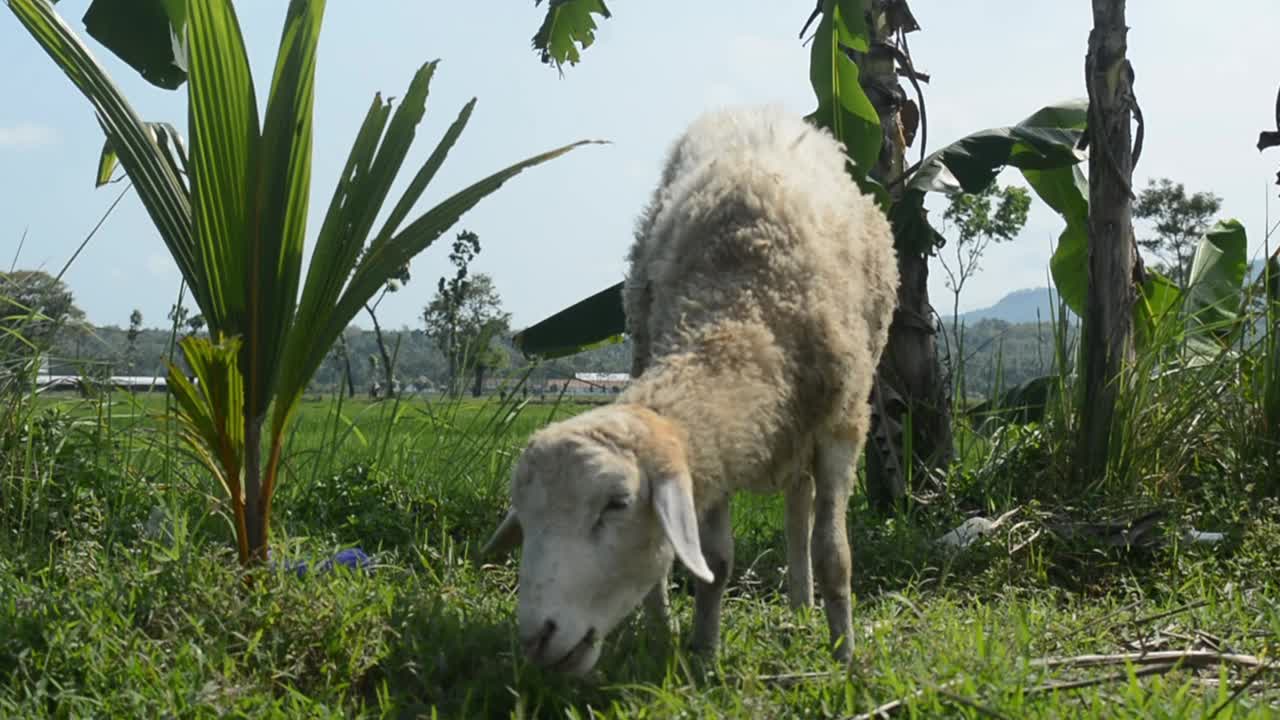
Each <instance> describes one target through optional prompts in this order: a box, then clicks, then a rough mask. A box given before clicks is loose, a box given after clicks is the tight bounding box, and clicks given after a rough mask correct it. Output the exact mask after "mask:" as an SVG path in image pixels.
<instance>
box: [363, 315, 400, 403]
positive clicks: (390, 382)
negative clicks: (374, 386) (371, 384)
mask: <svg viewBox="0 0 1280 720" xmlns="http://www.w3.org/2000/svg"><path fill="white" fill-rule="evenodd" d="M364 309H365V310H367V311H368V312H369V319H370V320H372V321H373V339H374V342H375V343H377V345H378V354H379V355H381V356H382V379H383V386H382V387H383V388H385V389H384V390H383V392H382V397H383V398H389V397H392V396H393V395H394V394H395V378H396V369H395V368H394V367H392V365H391V355H390V353H388V352H387V344H386V343H385V342H383V341H382V326H381V325H379V324H378V315H377V313H375V312H374V311H373V308H371V307H369V305H368V304H366V305H365V306H364Z"/></svg>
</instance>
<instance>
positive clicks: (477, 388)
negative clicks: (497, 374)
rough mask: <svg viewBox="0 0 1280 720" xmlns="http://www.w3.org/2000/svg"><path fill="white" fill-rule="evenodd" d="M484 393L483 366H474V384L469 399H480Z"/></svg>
mask: <svg viewBox="0 0 1280 720" xmlns="http://www.w3.org/2000/svg"><path fill="white" fill-rule="evenodd" d="M483 391H484V365H480V364H477V365H476V383H475V385H474V386H473V387H472V388H471V397H480V393H481V392H483Z"/></svg>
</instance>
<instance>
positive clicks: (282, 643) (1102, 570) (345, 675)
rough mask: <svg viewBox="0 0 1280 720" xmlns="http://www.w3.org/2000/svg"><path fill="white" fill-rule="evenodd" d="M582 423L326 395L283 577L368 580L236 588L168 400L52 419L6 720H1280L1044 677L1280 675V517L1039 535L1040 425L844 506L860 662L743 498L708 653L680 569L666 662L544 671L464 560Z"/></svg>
mask: <svg viewBox="0 0 1280 720" xmlns="http://www.w3.org/2000/svg"><path fill="white" fill-rule="evenodd" d="M581 409H583V408H582V406H561V407H558V408H554V414H553V408H550V407H546V406H527V407H523V408H521V407H518V406H513V405H510V404H502V403H498V402H486V403H475V402H464V403H432V404H428V403H424V402H422V401H419V400H406V401H404V402H403V403H401V404H399V405H396V404H394V403H389V402H384V403H369V402H367V401H355V402H353V401H347V402H346V403H344V404H343V406H342V407H341V408H339V407H338V406H337V405H336V404H334V403H333V402H332V401H315V402H309V403H308V404H307V405H306V406H305V409H304V411H303V416H302V418H301V419H300V422H299V423H298V425H297V428H296V429H295V431H294V434H293V436H292V437H291V438H290V445H289V450H288V456H287V457H288V462H287V464H286V468H287V473H288V474H287V476H286V481H285V484H284V485H283V486H282V487H281V490H280V495H279V496H278V500H277V501H278V503H279V508H280V510H279V513H280V518H281V521H280V527H279V533H278V537H277V542H276V544H275V551H276V553H277V557H278V558H288V559H292V560H297V559H304V560H312V561H314V560H318V559H321V558H324V557H327V556H329V555H330V554H332V552H333V551H335V550H337V549H339V548H342V547H349V546H353V545H359V546H361V547H363V548H364V549H366V550H368V551H369V552H371V553H372V554H373V555H374V558H375V561H376V562H375V565H374V567H373V568H372V569H371V571H369V572H358V571H348V570H346V569H339V570H336V571H334V572H330V573H315V572H311V573H308V574H306V575H305V576H303V577H298V576H297V575H296V574H295V573H292V572H290V571H289V570H287V569H286V568H285V567H284V566H283V565H277V566H275V567H273V568H268V569H261V570H258V571H255V572H254V573H252V574H251V575H250V577H249V582H248V583H245V582H242V576H241V572H240V570H239V568H238V565H237V563H236V561H235V557H234V553H233V552H232V550H231V547H232V546H231V537H232V536H231V533H230V531H229V528H228V527H227V523H226V520H225V518H224V516H222V515H221V511H220V508H221V505H220V504H219V502H218V500H219V498H218V495H217V493H216V492H215V488H213V487H210V486H209V485H208V482H207V480H206V479H205V478H203V476H202V475H201V474H200V472H199V471H198V470H197V469H196V467H195V466H194V465H193V464H191V463H189V462H187V461H186V460H184V459H182V458H181V456H180V454H179V453H178V451H177V450H176V448H177V447H178V446H177V445H176V444H173V442H172V440H170V439H167V437H166V435H165V433H164V427H165V424H164V421H163V402H162V401H161V400H159V399H158V398H155V397H145V396H143V397H130V396H126V395H116V396H113V397H111V398H110V399H109V400H108V399H100V400H76V399H68V398H62V399H47V398H46V399H42V401H41V402H40V403H39V407H38V408H35V409H32V410H31V412H30V417H29V421H28V422H27V423H26V430H25V431H23V432H24V433H25V435H24V437H25V443H24V444H23V445H22V447H26V448H28V449H27V450H26V451H25V452H26V455H25V457H27V458H29V459H30V462H28V461H27V460H22V461H21V462H16V463H15V462H14V458H15V456H14V455H10V456H9V460H10V462H9V475H8V476H7V478H6V480H7V483H6V485H5V486H4V487H5V488H6V492H7V493H8V494H7V495H0V508H2V509H3V510H4V511H5V514H3V515H0V518H2V519H0V523H3V526H4V528H5V530H6V535H5V540H4V547H5V551H4V552H0V677H3V678H5V680H6V682H5V683H3V684H2V685H0V715H3V716H6V717H60V718H61V717H84V716H100V717H160V716H170V717H205V716H209V717H213V716H219V717H221V716H252V717H270V716H279V717H298V716H307V717H325V716H341V717H349V716H361V717H432V716H438V717H582V718H585V717H705V716H716V717H851V716H856V715H857V714H858V713H863V712H867V711H869V710H871V709H872V708H875V707H877V706H880V705H882V704H884V703H888V702H891V701H894V700H896V699H901V698H906V699H907V700H908V702H907V703H906V704H905V705H903V706H902V707H900V708H899V709H898V710H896V712H897V714H900V715H903V716H909V717H1063V716H1068V715H1070V716H1095V717H1186V716H1207V715H1208V714H1210V713H1212V712H1213V711H1214V710H1215V709H1217V708H1219V707H1220V706H1221V707H1222V708H1223V709H1222V711H1221V712H1220V714H1218V715H1217V717H1221V718H1226V717H1266V716H1269V714H1270V712H1271V711H1270V709H1269V708H1270V706H1269V704H1268V703H1271V702H1273V701H1274V699H1275V693H1274V692H1273V691H1272V690H1270V689H1269V688H1270V683H1269V682H1267V681H1269V680H1270V679H1271V677H1270V676H1269V675H1270V673H1269V671H1265V672H1264V674H1263V675H1262V676H1261V677H1259V678H1255V682H1253V683H1252V684H1251V685H1250V686H1249V688H1248V689H1247V690H1246V691H1245V692H1244V693H1242V694H1241V695H1240V696H1238V697H1234V698H1233V697H1232V694H1233V688H1234V685H1233V684H1234V683H1240V682H1242V681H1243V680H1244V679H1246V676H1248V675H1249V669H1248V668H1234V667H1231V668H1227V667H1224V668H1218V667H1217V666H1213V667H1211V668H1209V669H1200V668H1181V669H1174V670H1171V671H1169V672H1167V673H1162V674H1160V675H1151V676H1140V675H1138V672H1139V669H1140V666H1129V667H1127V668H1126V667H1125V666H1124V665H1119V666H1115V667H1105V668H1088V669H1081V668H1070V667H1056V668H1045V667H1041V666H1038V665H1036V664H1035V662H1034V661H1035V660H1036V659H1037V658H1044V657H1064V656H1073V655H1079V654H1085V653H1092V654H1107V653H1117V652H1131V651H1133V650H1134V649H1138V648H1147V649H1150V650H1168V649H1185V648H1188V647H1198V648H1205V647H1211V646H1213V647H1218V648H1222V649H1229V650H1231V651H1232V652H1237V653H1245V654H1252V655H1257V656H1259V657H1261V658H1264V659H1266V658H1269V656H1270V647H1271V643H1272V639H1273V638H1274V637H1276V633H1277V632H1278V631H1280V611H1278V608H1277V604H1276V599H1277V598H1280V594H1277V592H1276V579H1277V578H1278V577H1280V573H1277V570H1280V567H1278V565H1280V560H1277V559H1276V558H1280V504H1277V503H1275V502H1274V501H1271V500H1269V499H1267V498H1268V497H1269V495H1268V494H1267V493H1266V492H1263V491H1261V490H1259V489H1258V488H1259V487H1262V486H1261V485H1258V484H1255V485H1254V486H1253V488H1252V490H1249V489H1248V488H1249V486H1248V483H1242V482H1240V481H1239V480H1238V479H1237V480H1236V481H1233V482H1227V481H1226V480H1227V479H1226V478H1223V477H1220V478H1218V479H1219V480H1220V481H1221V482H1218V483H1204V484H1202V485H1201V486H1200V487H1199V489H1198V490H1188V489H1183V491H1182V493H1181V495H1180V496H1179V499H1180V502H1183V503H1185V504H1186V505H1188V506H1192V507H1194V508H1196V512H1197V513H1198V515H1196V516H1195V517H1194V519H1195V522H1196V524H1197V526H1198V527H1200V528H1201V529H1213V530H1220V529H1223V530H1228V531H1230V533H1231V537H1232V541H1231V543H1230V544H1229V546H1228V547H1226V548H1221V547H1220V548H1216V549H1213V550H1208V551H1206V550H1203V549H1199V548H1196V547H1183V546H1179V545H1178V544H1176V543H1174V544H1172V545H1170V546H1167V547H1164V548H1161V549H1155V550H1145V551H1142V550H1130V551H1121V550H1116V549H1110V548H1106V547H1104V546H1103V544H1102V543H1096V544H1094V545H1090V544H1088V543H1082V542H1080V541H1075V542H1065V541H1062V540H1053V539H1050V538H1051V537H1052V535H1051V534H1046V533H1043V532H1042V533H1041V535H1040V536H1039V537H1036V538H1034V539H1031V538H1033V536H1034V535H1035V532H1036V530H1037V529H1040V530H1043V529H1044V528H1045V527H1046V526H1047V523H1048V522H1049V519H1048V518H1049V516H1048V515H1047V513H1046V512H1045V506H1044V505H1041V504H1038V503H1036V502H1034V501H1030V500H1029V498H1028V497H1026V496H1027V495H1029V494H1031V492H1030V491H1031V490H1036V492H1038V490H1037V489H1034V488H1018V487H1016V486H1014V485H1013V484H1011V483H1009V482H1007V480H1008V479H1009V478H1010V477H1015V478H1016V477H1018V476H1019V475H1025V474H1027V473H1028V472H1031V470H1029V469H1031V468H1039V472H1041V473H1043V472H1046V470H1045V467H1044V464H1045V463H1052V462H1053V453H1054V452H1055V451H1054V450H1053V448H1052V447H1050V448H1045V447H1042V446H1041V445H1040V444H1038V443H1037V442H1033V441H1031V440H1029V439H1028V438H1029V437H1032V436H1034V434H1035V433H1034V429H1031V430H1023V431H1022V433H1021V434H1020V435H1019V434H1017V433H1013V435H1014V437H1013V439H1012V440H1008V439H1006V440H1000V439H999V438H997V439H996V440H994V441H992V440H983V439H980V438H979V439H975V440H974V442H972V443H970V445H971V446H972V447H971V449H970V451H969V453H970V455H971V459H970V460H968V461H967V462H966V465H965V467H964V468H963V469H962V470H961V471H958V472H957V473H955V474H954V477H953V480H952V482H953V485H952V486H951V487H950V490H951V492H950V493H949V497H950V498H951V502H949V503H947V504H946V505H945V506H942V505H937V506H931V507H920V506H917V507H916V508H914V509H913V511H912V512H911V513H910V514H909V515H908V516H906V517H902V518H894V519H885V518H880V517H877V516H875V515H874V514H872V513H871V512H870V511H869V510H868V509H867V508H866V507H865V506H864V505H863V504H862V502H861V501H860V500H855V503H854V506H853V507H852V508H851V535H852V541H853V547H854V563H855V574H854V592H855V596H856V599H857V605H856V610H855V625H856V627H857V635H858V637H857V644H856V647H855V649H854V661H853V663H852V664H851V665H850V666H848V667H847V668H846V667H842V666H839V665H837V664H836V663H835V662H834V661H832V660H831V659H830V657H829V655H828V653H827V650H826V647H825V642H826V637H827V635H826V627H825V622H824V621H823V619H822V613H821V610H820V609H814V610H812V611H809V612H801V613H795V612H792V611H790V610H788V609H787V607H786V603H785V586H784V568H783V563H782V557H781V556H782V552H781V548H782V541H781V536H782V533H781V519H780V512H779V510H780V508H779V506H778V501H777V500H776V499H772V498H757V497H750V496H748V497H744V498H742V500H741V501H739V502H737V503H736V505H735V507H734V516H735V517H734V521H735V526H736V528H737V537H738V552H737V556H738V566H737V571H736V573H735V578H734V581H733V583H732V585H731V589H730V591H729V594H728V597H727V600H726V610H725V625H724V642H723V649H722V652H721V653H720V655H719V656H718V657H716V658H714V659H711V660H707V659H703V658H698V657H694V656H690V655H688V654H686V653H685V652H683V648H682V646H681V645H680V643H679V638H681V637H682V634H681V633H680V630H681V629H685V628H687V625H688V622H689V618H690V613H691V607H690V605H691V598H690V589H691V586H690V584H689V581H688V580H687V579H686V578H685V577H684V576H683V575H677V580H676V582H677V584H678V588H677V590H676V592H675V593H674V605H675V608H674V609H675V613H674V615H675V618H676V622H677V625H678V627H677V632H676V635H675V637H676V638H677V642H676V643H675V644H674V645H673V646H668V645H666V644H664V643H663V641H661V640H660V639H654V638H653V637H651V636H650V635H648V634H646V633H645V632H644V628H643V625H642V623H641V622H639V621H635V622H633V623H631V624H629V625H627V626H624V627H623V628H621V629H620V630H619V631H618V632H617V633H616V634H615V635H614V636H613V637H612V638H611V639H610V641H609V643H608V646H607V649H606V653H605V657H604V658H603V659H602V661H601V664H600V669H599V672H598V673H597V674H595V675H594V676H593V677H591V678H588V679H587V680H586V681H581V682H579V681H571V680H568V679H565V678H560V677H556V676H551V675H548V674H546V673H543V672H540V671H538V670H537V669H536V668H533V667H530V666H528V665H526V664H525V663H523V662H522V660H521V659H520V658H519V657H518V654H517V653H516V652H515V640H514V626H513V622H512V612H513V609H514V600H515V585H516V576H515V571H516V565H515V561H514V560H509V561H504V562H501V563H499V564H490V565H485V566H483V567H476V566H475V565H474V564H473V563H472V562H471V561H470V555H471V553H472V552H473V551H474V549H475V548H476V547H477V546H478V545H479V544H480V543H482V542H483V541H484V540H485V538H486V536H487V534H488V533H489V532H490V531H491V530H492V529H493V527H494V526H495V524H496V522H497V520H498V519H499V518H500V517H501V514H502V512H503V510H504V506H503V502H504V497H505V482H506V473H507V468H508V466H509V463H510V461H511V458H512V457H513V455H514V453H515V452H516V450H517V449H518V447H519V445H520V444H521V443H522V442H523V440H524V438H525V437H526V436H527V435H528V434H529V433H530V432H532V430H533V429H534V428H536V427H538V426H540V425H541V424H544V423H545V422H547V421H548V420H549V419H551V418H552V417H555V416H562V415H563V414H565V413H570V412H577V411H580V410H581ZM19 434H22V433H19ZM14 437H16V435H14ZM1002 442H1005V443H1012V445H1013V447H1012V449H1010V448H1007V447H1004V446H1002V444H1001V443H1002ZM49 458H52V459H53V462H52V464H50V463H48V462H47V460H48V459H49ZM42 459H43V460H42ZM37 460H42V461H41V462H36V461H37ZM984 467H985V468H989V469H984ZM17 472H21V473H25V474H22V475H19V474H16V473H17ZM996 476H999V477H996ZM33 485H34V487H33ZM17 488H23V490H22V492H23V495H24V502H25V506H24V507H25V510H24V511H22V512H20V513H19V512H15V509H14V508H15V502H14V490H15V489H17ZM1099 497H1102V496H1099ZM1138 499H1139V500H1140V499H1141V498H1138ZM1110 500H1111V501H1113V502H1112V505H1111V506H1112V507H1115V508H1117V509H1123V506H1125V505H1131V504H1132V502H1133V501H1134V500H1135V498H1134V497H1127V498H1123V499H1122V498H1116V497H1112V498H1111V499H1110ZM1121 500H1123V501H1124V502H1121ZM983 507H987V508H990V509H1003V508H1006V507H1019V508H1021V510H1020V512H1019V514H1018V515H1017V516H1015V519H1016V520H1018V521H1020V524H1015V525H1011V526H1010V527H1011V529H1010V530H1009V531H1008V532H1001V533H997V534H996V535H995V536H994V538H993V539H992V540H991V541H989V542H983V543H980V544H979V545H977V546H975V547H972V548H970V549H968V550H965V551H963V552H960V553H953V552H949V551H946V550H944V549H943V548H941V547H939V546H938V545H937V544H935V543H934V542H933V539H934V538H936V537H938V536H939V535H941V534H942V533H943V532H945V531H946V530H947V529H948V528H950V527H952V526H953V525H954V524H956V523H957V522H958V521H959V520H961V519H963V517H964V515H965V514H966V512H968V511H972V510H974V509H982V508H983ZM15 518H18V519H17V520H15ZM22 518H26V519H22ZM36 518H39V520H38V521H37V520H36ZM1028 539H1031V540H1030V542H1025V543H1024V541H1026V540H1028ZM1013 548H1016V549H1013ZM1162 614H1167V616H1165V617H1161V615H1162ZM1152 618H1154V619H1152ZM1117 672H1118V673H1120V675H1119V676H1116V677H1113V678H1112V679H1109V680H1107V681H1106V682H1102V683H1099V684H1097V685H1093V686H1090V687H1083V688H1077V689H1071V690H1059V691H1052V690H1049V689H1046V688H1047V687H1048V686H1047V685H1046V683H1050V682H1053V681H1059V682H1061V681H1068V680H1075V679H1080V678H1090V677H1092V678H1097V677H1106V676H1112V675H1115V674H1116V673H1117ZM1228 700H1231V702H1230V703H1228V702H1227V701H1228Z"/></svg>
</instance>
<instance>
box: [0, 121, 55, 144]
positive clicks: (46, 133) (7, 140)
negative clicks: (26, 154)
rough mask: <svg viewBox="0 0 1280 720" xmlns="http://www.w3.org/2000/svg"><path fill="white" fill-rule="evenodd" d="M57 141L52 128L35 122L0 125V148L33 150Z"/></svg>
mask: <svg viewBox="0 0 1280 720" xmlns="http://www.w3.org/2000/svg"><path fill="white" fill-rule="evenodd" d="M57 141H58V133H57V132H56V131H54V129H53V128H51V127H47V126H45V125H36V124H35V123H19V124H17V125H14V126H12V127H0V150H35V149H37V148H42V147H45V146H48V145H52V144H54V143H55V142H57Z"/></svg>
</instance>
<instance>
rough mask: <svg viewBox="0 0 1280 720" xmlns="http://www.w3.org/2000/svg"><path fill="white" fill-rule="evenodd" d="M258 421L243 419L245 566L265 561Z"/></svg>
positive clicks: (260, 423)
mask: <svg viewBox="0 0 1280 720" xmlns="http://www.w3.org/2000/svg"><path fill="white" fill-rule="evenodd" d="M261 478H262V419H261V418H245V426H244V527H245V534H246V536H247V537H246V540H247V543H246V544H245V545H243V546H242V547H247V549H248V551H249V555H248V557H242V558H240V561H241V562H242V563H245V564H249V563H254V562H265V561H266V560H267V522H266V518H267V516H266V512H265V510H266V508H264V507H263V503H262V482H261Z"/></svg>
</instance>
